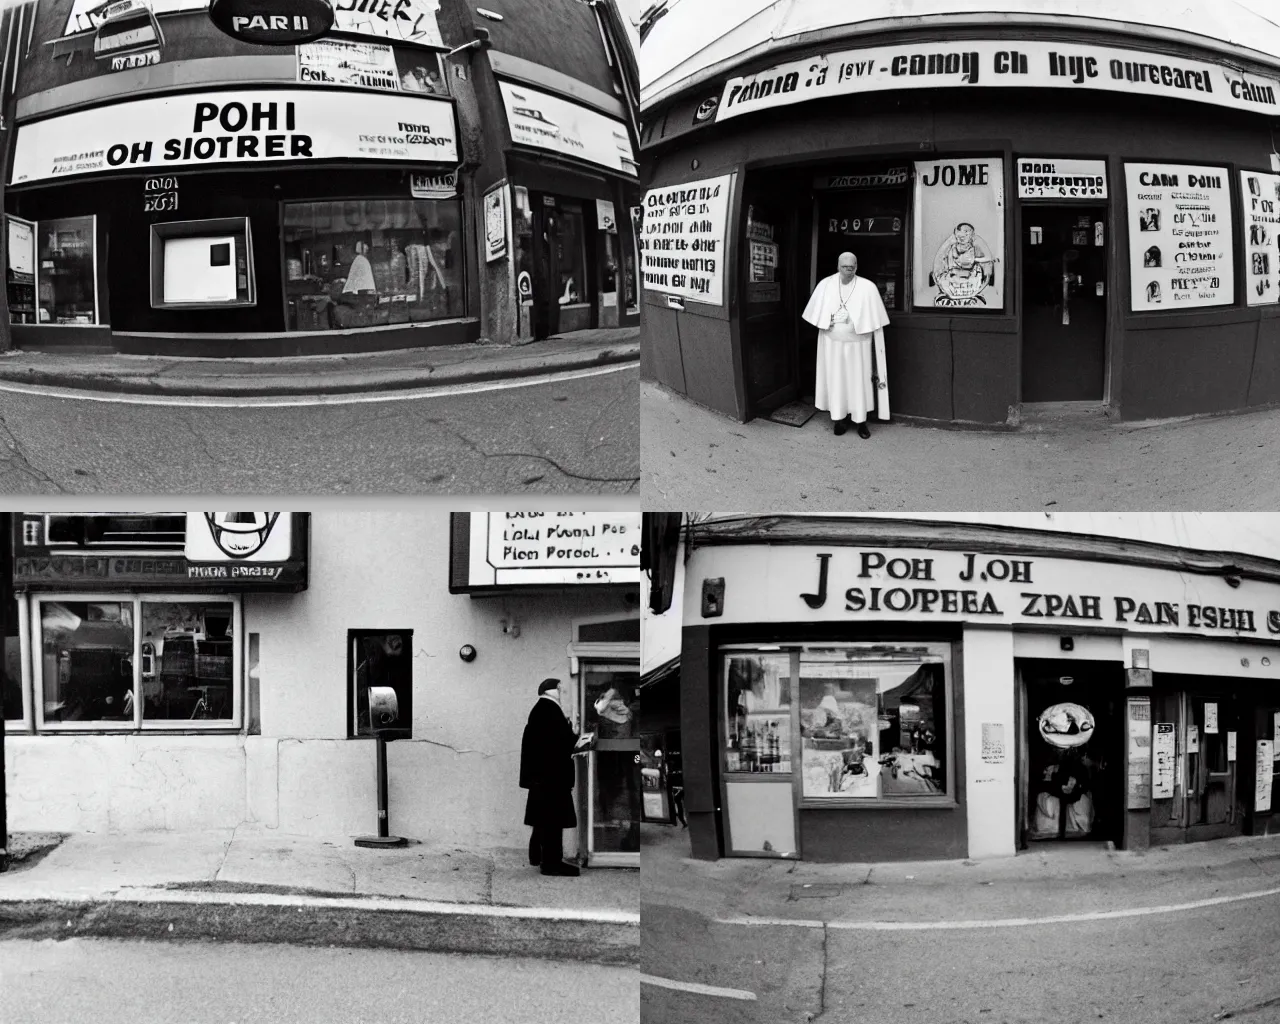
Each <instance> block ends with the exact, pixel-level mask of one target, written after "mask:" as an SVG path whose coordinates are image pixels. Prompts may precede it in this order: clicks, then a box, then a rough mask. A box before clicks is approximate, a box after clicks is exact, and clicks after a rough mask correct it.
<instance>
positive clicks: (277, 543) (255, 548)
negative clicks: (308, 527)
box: [182, 512, 293, 574]
mask: <svg viewBox="0 0 1280 1024" xmlns="http://www.w3.org/2000/svg"><path fill="white" fill-rule="evenodd" d="M291 525H292V517H291V516H288V515H281V514H280V513H279V512H188V513H187V532H186V540H185V542H184V547H183V552H182V553H183V556H184V557H185V558H186V559H187V561H189V562H209V563H214V562H255V563H257V562H286V561H288V560H289V556H290V554H291V552H292V551H293V536H292V531H291V530H290V526H291ZM237 571H240V570H237ZM244 571H246V572H251V574H252V572H254V571H256V570H254V571H250V570H247V569H246V570H244Z"/></svg>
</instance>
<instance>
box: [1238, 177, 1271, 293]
mask: <svg viewBox="0 0 1280 1024" xmlns="http://www.w3.org/2000/svg"><path fill="white" fill-rule="evenodd" d="M1240 196H1241V198H1242V200H1243V206H1244V229H1245V231H1246V232H1247V235H1246V238H1245V249H1246V253H1247V255H1246V256H1245V260H1246V262H1245V267H1244V273H1245V297H1246V299H1247V300H1248V303H1249V305H1250V306H1269V305H1273V304H1275V303H1276V302H1278V301H1280V280H1278V279H1280V174H1263V173H1262V172H1260V171H1241V172H1240Z"/></svg>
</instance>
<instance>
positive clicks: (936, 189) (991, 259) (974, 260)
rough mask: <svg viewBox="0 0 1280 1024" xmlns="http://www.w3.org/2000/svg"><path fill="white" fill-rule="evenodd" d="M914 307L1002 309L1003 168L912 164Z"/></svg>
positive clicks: (996, 163) (999, 164)
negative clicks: (913, 178)
mask: <svg viewBox="0 0 1280 1024" xmlns="http://www.w3.org/2000/svg"><path fill="white" fill-rule="evenodd" d="M915 171H916V187H915V193H916V202H915V222H914V242H915V252H916V254H917V256H916V261H915V270H914V277H915V306H916V308H917V309H920V308H924V307H928V306H935V307H957V306H958V307H967V308H974V309H986V310H1002V309H1004V265H1003V261H1004V162H1003V161H1002V160H1001V159H1000V158H999V157H974V158H962V159H951V160H921V161H917V162H916V167H915Z"/></svg>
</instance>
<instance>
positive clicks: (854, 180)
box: [813, 167, 911, 192]
mask: <svg viewBox="0 0 1280 1024" xmlns="http://www.w3.org/2000/svg"><path fill="white" fill-rule="evenodd" d="M910 179H911V172H910V171H909V170H908V169H907V168H906V167H890V168H889V169H888V170H885V171H873V172H869V173H866V174H816V175H814V178H813V187H814V188H815V189H818V190H819V191H824V192H825V191H830V190H832V189H852V188H897V187H898V186H899V185H905V184H906V183H907V182H908V181H909V180H910Z"/></svg>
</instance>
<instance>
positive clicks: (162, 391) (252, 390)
mask: <svg viewBox="0 0 1280 1024" xmlns="http://www.w3.org/2000/svg"><path fill="white" fill-rule="evenodd" d="M639 358H640V343H639V342H638V341H636V342H632V343H627V344H611V345H609V346H608V347H606V348H585V349H583V350H582V351H574V352H570V353H562V354H558V355H555V356H543V357H537V356H535V357H524V358H516V359H510V360H506V361H502V360H483V361H482V360H472V361H470V362H466V363H458V364H455V365H453V366H447V367H440V368H439V369H435V368H432V367H413V368H409V369H405V370H403V371H400V372H397V371H387V370H373V371H369V374H368V375H366V376H365V377H363V378H360V377H356V378H355V379H351V371H350V369H349V368H347V369H344V370H343V371H342V374H341V375H342V376H344V377H346V378H348V379H346V380H344V381H340V382H325V381H324V379H323V376H321V378H320V380H319V381H317V379H316V376H315V375H310V374H299V375H298V376H299V380H298V383H297V384H284V383H271V384H267V385H265V386H261V387H254V386H251V385H246V382H248V381H253V380H261V379H262V378H263V377H264V376H266V375H254V376H248V377H246V376H234V375H229V376H227V377H220V378H209V379H208V380H207V381H206V380H185V381H184V380H183V379H182V378H180V377H177V378H172V383H166V382H165V381H161V380H159V379H157V378H156V377H147V376H136V375H130V376H127V377H118V376H110V375H99V374H89V373H77V372H74V371H68V372H52V371H48V370H42V369H41V370H37V369H30V368H28V369H26V370H23V371H21V372H18V371H19V369H20V368H19V367H10V366H4V365H3V364H0V381H4V382H7V383H10V384H26V385H34V386H38V387H56V388H65V389H67V390H71V391H91V392H109V393H112V394H130V395H168V396H171V397H183V396H187V397H197V396H218V397H249V396H257V397H262V398H270V397H281V396H287V395H348V394H363V393H367V392H371V391H381V392H395V391H410V390H413V389H416V388H422V387H436V386H447V385H452V384H479V383H486V382H490V381H499V380H517V379H520V378H525V377H536V376H539V375H541V374H548V373H561V372H568V371H572V370H585V369H592V368H595V367H602V366H612V365H616V364H619V363H628V362H634V361H636V360H638V359H639ZM334 376H337V374H335V375H334Z"/></svg>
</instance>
